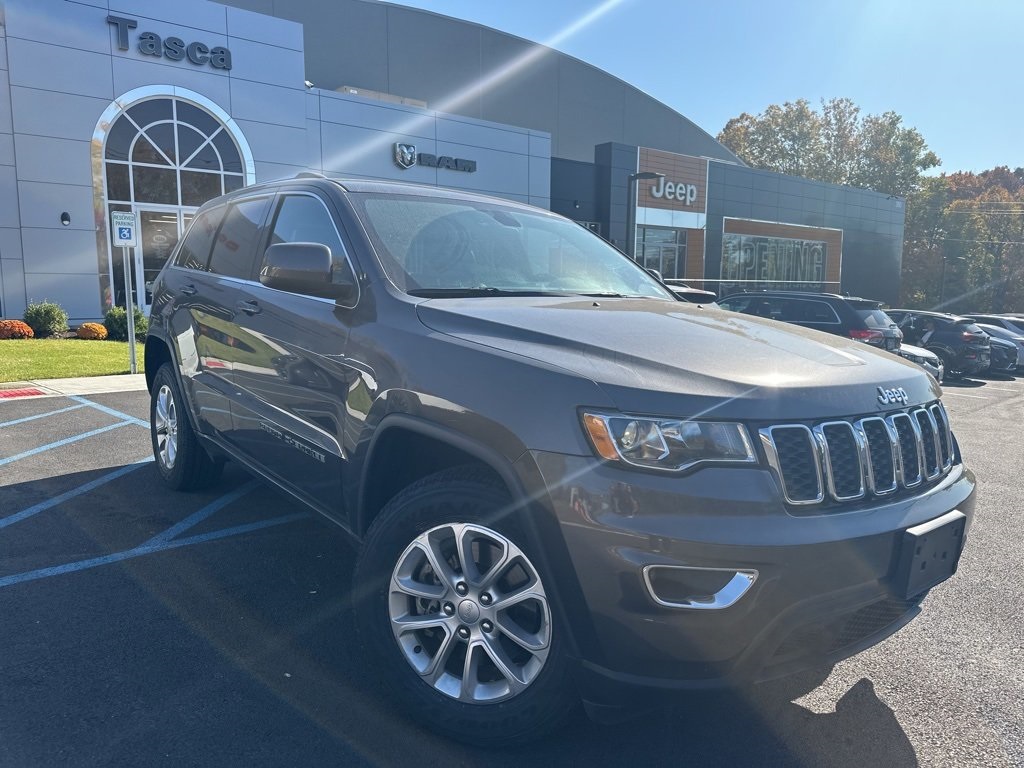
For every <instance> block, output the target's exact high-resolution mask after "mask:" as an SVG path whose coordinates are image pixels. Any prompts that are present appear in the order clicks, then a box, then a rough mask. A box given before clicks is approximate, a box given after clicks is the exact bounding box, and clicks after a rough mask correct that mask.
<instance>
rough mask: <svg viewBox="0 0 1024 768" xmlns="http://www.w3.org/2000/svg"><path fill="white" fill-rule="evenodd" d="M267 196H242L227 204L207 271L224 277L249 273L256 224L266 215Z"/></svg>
mask: <svg viewBox="0 0 1024 768" xmlns="http://www.w3.org/2000/svg"><path fill="white" fill-rule="evenodd" d="M269 205H270V198H269V197H260V198H257V199H254V200H243V201H241V202H240V203H235V204H234V205H232V206H230V207H229V208H228V212H227V215H226V216H225V217H224V224H223V225H222V226H221V228H220V232H218V233H217V242H216V243H214V246H213V254H212V255H211V256H210V267H209V270H210V272H213V273H214V274H215V275H224V276H225V277H240V278H243V279H248V278H250V277H251V276H252V266H253V261H254V259H255V251H256V244H257V243H258V242H259V239H260V227H262V225H263V221H264V219H265V218H266V215H267V207H268V206H269Z"/></svg>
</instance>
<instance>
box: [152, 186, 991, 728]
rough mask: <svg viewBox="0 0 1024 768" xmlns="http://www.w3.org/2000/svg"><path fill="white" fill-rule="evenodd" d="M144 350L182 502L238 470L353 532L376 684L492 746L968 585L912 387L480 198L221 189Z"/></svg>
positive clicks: (817, 660) (857, 638)
mask: <svg viewBox="0 0 1024 768" xmlns="http://www.w3.org/2000/svg"><path fill="white" fill-rule="evenodd" d="M145 356H146V357H145V362H146V376H147V381H148V384H149V388H150V392H151V394H152V407H151V414H152V440H153V449H154V452H155V454H156V458H157V462H156V463H157V467H158V469H159V471H160V473H161V475H162V476H163V478H164V480H165V481H166V483H167V485H168V486H170V487H171V488H174V489H180V490H188V489H194V488H198V487H202V486H205V485H208V484H210V483H212V482H214V481H215V480H216V478H217V477H218V474H219V471H220V468H221V466H222V463H223V462H224V461H225V460H228V459H230V460H232V461H237V462H238V463H240V464H241V465H242V466H244V467H246V468H247V469H248V470H250V471H251V472H253V473H254V474H256V475H258V476H260V477H262V478H264V479H265V480H266V481H268V482H270V483H272V484H274V485H276V486H277V487H279V488H280V489H282V490H283V491H285V492H286V493H288V494H290V495H292V496H293V497H295V498H296V499H298V500H299V501H301V502H302V503H304V504H306V505H308V506H309V507H310V508H312V509H314V510H316V511H318V512H320V513H322V514H323V515H324V516H325V517H327V518H329V519H330V520H332V521H333V522H335V523H337V524H338V525H340V526H341V527H342V528H343V529H344V530H345V531H347V532H348V533H349V534H350V535H351V537H352V539H353V541H354V543H355V544H356V545H357V546H358V549H359V556H358V565H357V568H356V573H355V576H354V582H353V585H352V598H353V601H354V611H355V616H356V623H357V626H358V628H359V631H360V633H361V635H362V637H363V639H364V641H365V645H366V648H367V652H368V653H370V654H372V655H373V657H375V658H376V659H377V661H378V663H377V664H376V666H375V669H376V670H377V671H378V672H379V675H380V677H381V678H382V680H383V681H384V683H385V684H386V685H387V686H388V687H389V688H390V689H391V690H392V691H393V692H394V693H395V695H396V696H397V697H398V699H399V700H400V701H401V702H402V703H403V704H404V705H405V706H406V708H407V709H408V711H409V712H410V713H412V714H413V715H414V716H416V717H418V718H420V719H422V720H424V721H425V722H427V723H428V724H429V725H430V726H431V727H433V728H434V729H436V730H437V731H439V732H442V733H445V734H448V735H450V736H453V737H456V738H461V739H466V740H470V741H484V742H486V743H488V744H491V745H495V744H501V743H510V742H515V741H521V740H523V739H525V738H530V737H534V736H537V735H539V734H541V733H543V732H545V731H547V730H549V729H551V728H554V727H555V726H557V725H558V724H559V723H561V722H563V720H564V718H565V717H566V715H567V713H569V712H570V711H571V710H572V709H573V707H574V705H575V704H577V703H578V702H579V701H580V700H581V699H582V700H583V701H584V702H585V703H586V704H587V705H588V708H589V710H590V711H591V712H592V713H594V712H602V711H606V710H602V706H605V707H606V706H609V705H620V704H622V703H624V702H627V701H631V700H632V698H631V696H629V695H626V694H630V693H639V698H640V699H641V700H643V699H644V698H645V696H646V692H651V691H656V690H662V691H663V690H666V689H686V688H711V687H719V686H729V685H742V684H746V683H750V682H757V681H763V680H768V679H771V678H775V677H779V676H783V675H786V674H789V673H792V672H795V671H798V670H801V669H804V668H807V667H809V666H812V665H820V664H828V663H833V662H835V661H837V660H838V659H841V658H844V657H846V656H849V655H851V654H853V653H856V652H858V651H860V650H862V649H864V648H866V647H868V646H870V645H872V644H874V643H877V642H878V641H879V640H881V639H882V638H884V637H887V636H888V635H890V634H891V633H893V632H895V631H896V630H897V629H899V628H900V627H901V626H903V625H904V624H905V623H906V622H907V621H909V620H910V619H911V618H912V617H913V616H915V615H916V614H917V613H918V611H919V610H920V604H921V601H922V600H923V598H924V596H925V594H927V592H928V590H929V589H931V588H932V587H934V586H935V585H936V584H938V583H940V582H941V581H943V580H944V579H946V578H948V577H949V576H950V575H952V574H953V573H954V571H955V570H956V565H957V561H958V558H959V556H960V552H961V549H962V546H963V543H964V541H965V538H966V536H967V529H968V527H969V525H970V521H971V517H972V515H973V509H974V490H975V481H974V477H973V476H972V474H971V473H970V471H968V470H967V469H966V468H965V467H964V465H963V462H962V460H961V457H960V451H959V448H958V446H957V443H956V440H955V439H954V437H953V435H952V433H951V431H950V425H949V420H948V418H947V416H946V411H945V409H944V408H943V406H942V403H941V402H940V394H941V392H940V389H939V387H938V385H937V383H936V382H935V381H934V380H933V379H932V378H931V377H929V376H928V375H926V374H925V373H924V372H923V371H921V370H920V369H919V368H918V367H916V366H914V365H912V364H909V363H906V362H904V361H902V360H900V359H899V358H897V357H896V356H895V355H891V354H887V353H884V352H880V351H876V350H874V349H872V348H870V347H868V346H867V345H865V344H861V343H859V342H857V341H853V340H849V341H848V340H843V339H840V338H837V337H835V336H828V335H825V334H821V333H819V332H816V331H812V330H806V329H802V328H797V327H792V326H783V325H780V324H778V323H775V322H772V321H771V320H765V319H762V318H758V317H749V316H745V315H739V314H736V313H733V312H726V311H722V310H719V309H717V308H715V307H713V306H702V305H695V304H689V303H685V302H681V301H677V300H676V299H675V298H674V297H673V295H672V294H671V292H670V291H669V290H667V289H666V288H665V287H664V286H663V285H662V284H660V283H659V282H658V281H657V280H655V279H653V278H652V277H651V276H650V275H649V274H647V273H646V272H645V271H644V270H643V269H641V268H640V267H639V266H637V265H636V264H635V263H633V262H632V261H630V260H629V259H628V258H626V257H624V256H623V255H622V254H621V253H619V252H618V251H617V250H615V249H614V248H612V247H611V246H610V245H608V244H607V243H606V242H605V241H603V240H601V239H600V238H599V237H597V236H595V235H593V234H591V233H590V232H588V231H587V230H585V229H583V228H582V227H580V226H578V225H576V224H575V223H573V222H570V221H568V220H566V219H563V218H561V217H559V216H556V215H553V214H551V213H549V212H547V211H543V210H538V209H535V208H531V207H528V206H525V205H519V204H516V203H512V202H508V201H504V200H496V199H492V198H488V197H483V196H479V195H473V194H465V193H461V192H456V191H451V190H442V189H436V188H429V187H418V186H412V185H399V184H391V183H381V182H373V181H330V180H327V179H323V178H314V177H312V176H302V177H299V178H296V179H292V180H288V181H281V182H275V183H270V184H263V185H259V186H255V187H249V188H246V189H243V190H239V191H237V192H235V193H232V194H230V195H228V196H226V197H222V198H219V199H216V200H213V201H211V202H209V203H207V204H206V205H204V206H203V207H202V209H201V210H200V211H199V212H198V213H197V215H196V217H195V219H194V221H193V222H192V225H191V227H190V229H189V231H188V233H187V234H186V235H185V237H184V238H183V239H182V241H181V243H180V244H179V245H178V247H177V249H176V250H175V252H174V254H173V255H172V258H171V259H170V261H169V262H168V264H167V266H166V267H165V268H164V270H163V271H162V272H161V274H160V276H159V277H158V279H157V280H156V282H155V286H154V300H153V310H152V317H151V320H150V331H149V336H148V338H147V340H146V350H145Z"/></svg>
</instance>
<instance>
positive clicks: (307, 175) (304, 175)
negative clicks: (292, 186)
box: [295, 171, 327, 179]
mask: <svg viewBox="0 0 1024 768" xmlns="http://www.w3.org/2000/svg"><path fill="white" fill-rule="evenodd" d="M295 178H296V179H326V178H327V177H326V176H324V175H323V174H322V173H317V172H316V171H302V172H301V173H297V174H295Z"/></svg>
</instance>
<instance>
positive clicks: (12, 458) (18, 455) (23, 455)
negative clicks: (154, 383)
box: [0, 421, 131, 467]
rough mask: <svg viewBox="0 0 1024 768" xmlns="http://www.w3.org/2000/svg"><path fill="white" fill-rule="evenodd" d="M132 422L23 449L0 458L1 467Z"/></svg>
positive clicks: (118, 423) (111, 425) (110, 425)
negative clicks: (26, 449) (27, 449)
mask: <svg viewBox="0 0 1024 768" xmlns="http://www.w3.org/2000/svg"><path fill="white" fill-rule="evenodd" d="M130 423H131V422H128V421H119V422H117V424H109V425H107V426H105V427H100V428H99V429H93V430H90V431H89V432H83V433H82V434H80V435H74V436H73V437H66V438H64V439H63V440H58V441H57V442H55V443H47V444H46V445H41V446H39V447H38V448H33V449H32V450H30V451H22V452H21V453H16V454H14V455H13V456H8V457H7V458H6V459H0V467H2V466H4V465H5V464H10V463H11V462H13V461H18V460H19V459H27V458H28V457H29V456H35V455H37V454H40V453H45V452H46V451H51V450H53V449H54V448H60V447H61V446H64V445H70V444H71V443H77V442H78V441H79V440H85V439H86V438H89V437H95V436H96V435H102V434H103V433H104V432H109V431H110V430H112V429H119V428H120V427H127V426H129V425H130Z"/></svg>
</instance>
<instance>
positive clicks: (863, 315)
mask: <svg viewBox="0 0 1024 768" xmlns="http://www.w3.org/2000/svg"><path fill="white" fill-rule="evenodd" d="M854 311H855V312H856V313H857V316H858V317H859V318H860V319H861V320H863V321H864V325H866V326H867V327H868V328H888V327H889V326H890V325H893V320H892V318H891V317H889V316H888V315H887V314H885V312H883V311H882V310H880V309H857V310H854Z"/></svg>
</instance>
